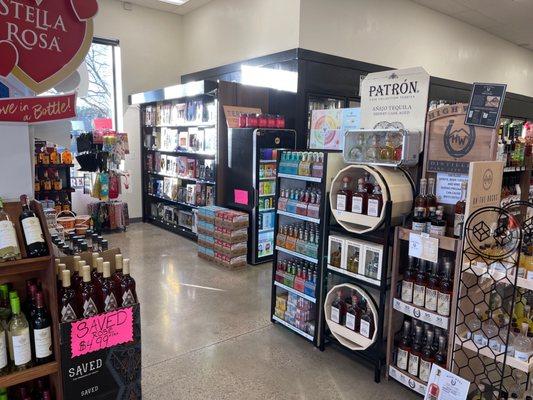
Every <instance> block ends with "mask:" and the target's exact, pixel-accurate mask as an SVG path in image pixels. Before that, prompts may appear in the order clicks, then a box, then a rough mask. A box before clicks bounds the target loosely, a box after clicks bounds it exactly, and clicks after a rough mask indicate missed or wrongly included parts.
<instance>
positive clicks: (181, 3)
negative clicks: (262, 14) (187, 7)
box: [159, 0, 189, 6]
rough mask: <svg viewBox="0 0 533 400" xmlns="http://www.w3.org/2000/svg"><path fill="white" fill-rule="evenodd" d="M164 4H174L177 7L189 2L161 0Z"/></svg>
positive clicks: (186, 0)
mask: <svg viewBox="0 0 533 400" xmlns="http://www.w3.org/2000/svg"><path fill="white" fill-rule="evenodd" d="M159 1H161V2H163V3H168V4H174V5H176V6H181V5H183V4H185V3H187V2H188V1H189V0H159Z"/></svg>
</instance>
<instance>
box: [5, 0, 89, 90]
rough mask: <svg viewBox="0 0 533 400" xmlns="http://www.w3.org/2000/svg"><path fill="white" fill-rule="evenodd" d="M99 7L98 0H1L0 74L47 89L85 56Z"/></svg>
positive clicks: (67, 73)
mask: <svg viewBox="0 0 533 400" xmlns="http://www.w3.org/2000/svg"><path fill="white" fill-rule="evenodd" d="M97 11H98V4H97V2H96V0H17V1H15V0H0V75H2V76H4V77H7V76H8V75H9V74H13V76H14V77H16V78H17V79H18V80H19V81H21V82H22V83H23V84H24V85H26V86H27V87H28V88H29V89H31V90H32V91H34V92H36V93H42V92H44V91H46V90H48V89H51V88H52V87H54V86H55V85H56V84H58V83H60V82H61V81H63V80H64V79H65V78H67V77H68V76H69V75H71V74H72V73H73V72H74V71H75V70H76V69H77V68H78V67H79V66H80V64H81V63H82V61H83V59H84V58H85V55H86V54H87V52H88V50H89V47H90V46H91V42H92V38H93V21H92V18H93V17H94V16H95V15H96V12H97Z"/></svg>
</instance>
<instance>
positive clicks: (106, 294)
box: [100, 261, 118, 312]
mask: <svg viewBox="0 0 533 400" xmlns="http://www.w3.org/2000/svg"><path fill="white" fill-rule="evenodd" d="M100 293H101V294H100V295H101V298H100V303H101V304H102V305H103V311H105V312H108V311H114V310H116V309H117V308H118V302H117V298H116V295H117V288H116V285H115V283H114V282H113V280H112V279H111V264H110V263H109V262H108V261H104V279H103V281H102V288H101V292H100Z"/></svg>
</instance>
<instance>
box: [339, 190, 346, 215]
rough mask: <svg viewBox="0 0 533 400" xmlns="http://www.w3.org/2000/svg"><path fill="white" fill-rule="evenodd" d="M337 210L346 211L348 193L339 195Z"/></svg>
mask: <svg viewBox="0 0 533 400" xmlns="http://www.w3.org/2000/svg"><path fill="white" fill-rule="evenodd" d="M337 210H339V211H346V195H345V194H338V195H337Z"/></svg>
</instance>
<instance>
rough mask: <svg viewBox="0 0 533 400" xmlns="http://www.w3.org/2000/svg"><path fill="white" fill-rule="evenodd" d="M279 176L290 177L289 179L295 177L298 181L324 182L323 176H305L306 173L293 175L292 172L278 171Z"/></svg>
mask: <svg viewBox="0 0 533 400" xmlns="http://www.w3.org/2000/svg"><path fill="white" fill-rule="evenodd" d="M278 178H288V179H295V180H298V181H307V182H322V178H315V177H314V176H304V175H292V174H282V173H278Z"/></svg>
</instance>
